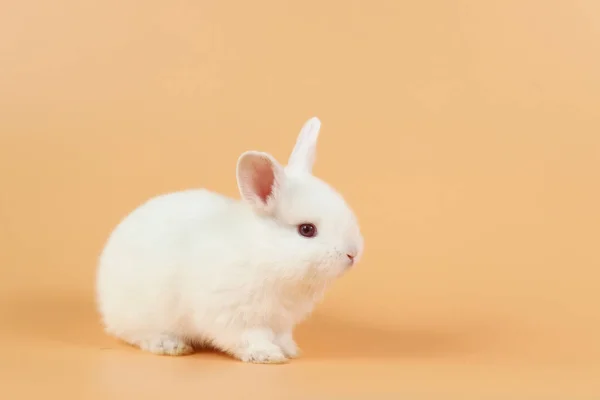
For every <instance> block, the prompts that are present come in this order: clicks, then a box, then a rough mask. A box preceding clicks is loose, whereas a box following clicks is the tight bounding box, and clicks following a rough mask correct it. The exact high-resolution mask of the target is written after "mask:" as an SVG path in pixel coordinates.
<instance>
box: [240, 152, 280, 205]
mask: <svg viewBox="0 0 600 400" xmlns="http://www.w3.org/2000/svg"><path fill="white" fill-rule="evenodd" d="M236 173H237V183H238V189H239V191H240V195H241V196H242V199H243V200H244V201H245V202H246V203H248V204H250V206H252V208H253V209H254V210H255V211H257V212H260V213H266V214H270V213H271V212H273V210H274V208H275V205H276V203H277V201H278V200H279V193H280V189H281V184H282V183H283V179H284V176H285V174H284V171H283V168H282V167H281V165H280V164H279V163H278V162H277V161H276V160H275V158H274V157H273V156H271V155H270V154H267V153H263V152H258V151H247V152H245V153H244V154H242V155H241V156H240V158H239V159H238V163H237V169H236Z"/></svg>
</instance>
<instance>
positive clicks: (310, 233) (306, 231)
mask: <svg viewBox="0 0 600 400" xmlns="http://www.w3.org/2000/svg"><path fill="white" fill-rule="evenodd" d="M298 233H299V234H300V235H302V236H304V237H307V238H311V237H314V236H315V235H316V234H317V227H316V226H314V225H313V224H301V225H298Z"/></svg>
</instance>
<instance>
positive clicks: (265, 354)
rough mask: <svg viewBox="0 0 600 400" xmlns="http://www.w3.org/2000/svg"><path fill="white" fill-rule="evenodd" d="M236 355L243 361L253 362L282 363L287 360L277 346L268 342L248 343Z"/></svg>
mask: <svg viewBox="0 0 600 400" xmlns="http://www.w3.org/2000/svg"><path fill="white" fill-rule="evenodd" d="M237 357H238V358H239V359H240V360H242V361H243V362H247V363H255V364H282V363H285V362H286V361H287V358H286V356H285V354H284V353H283V351H281V349H280V348H279V346H277V345H275V344H273V343H269V342H259V343H250V345H249V346H248V347H247V348H246V349H244V350H242V351H240V352H239V353H238V354H237Z"/></svg>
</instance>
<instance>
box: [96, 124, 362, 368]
mask: <svg viewBox="0 0 600 400" xmlns="http://www.w3.org/2000/svg"><path fill="white" fill-rule="evenodd" d="M311 121H312V130H311V129H308V128H311V125H310V124H308V123H307V125H305V127H304V128H303V131H302V132H301V135H300V137H299V140H298V143H297V145H296V148H295V153H293V154H292V156H293V157H291V158H290V163H288V167H286V168H285V169H284V168H283V167H281V166H280V165H279V164H278V163H277V162H276V161H275V160H274V158H272V156H270V155H268V154H266V153H259V152H247V153H244V154H243V155H242V156H241V157H240V159H239V160H238V168H237V175H238V186H239V188H240V193H241V195H242V199H241V200H236V199H233V198H229V197H226V196H223V195H220V194H218V193H214V192H210V191H208V190H204V189H194V190H186V191H181V192H175V193H169V194H164V195H159V196H157V197H154V198H152V199H150V200H148V201H147V202H146V203H144V204H142V205H141V206H140V207H138V208H137V209H135V210H134V211H133V212H131V213H130V214H129V215H128V216H126V217H125V218H124V219H123V220H122V221H121V222H120V223H119V224H118V225H117V227H116V228H115V229H114V231H113V232H112V233H111V235H110V237H109V239H108V241H107V243H106V245H105V247H104V249H103V251H102V253H101V255H100V260H99V265H98V272H97V281H96V289H97V302H98V309H99V311H100V314H101V316H102V320H103V323H104V326H105V328H106V331H107V332H108V333H109V334H111V335H113V336H115V337H118V338H120V339H122V340H124V341H126V342H128V343H130V344H132V345H134V346H137V347H139V348H141V349H143V350H146V351H149V352H152V353H155V354H164V355H184V354H190V353H192V352H193V351H194V347H195V346H197V345H202V346H208V347H213V348H216V349H218V350H220V351H223V352H226V353H228V354H230V355H232V356H234V357H235V358H237V359H240V360H242V361H246V362H257V363H281V362H284V361H286V360H288V359H290V358H293V357H296V356H297V355H298V348H297V346H296V344H295V342H294V340H293V335H292V333H293V329H294V327H295V325H296V324H297V323H299V322H300V321H302V320H303V319H304V318H306V317H307V316H308V315H309V314H310V312H311V311H312V309H313V307H314V305H315V303H316V302H317V301H318V300H319V299H320V298H321V297H322V296H323V294H324V292H325V289H326V288H327V286H328V285H329V284H331V282H332V281H333V280H335V279H336V278H338V277H339V276H340V275H341V274H343V273H344V272H345V271H346V270H347V269H348V268H349V267H350V266H352V265H353V264H354V263H355V262H356V261H357V260H358V258H359V256H360V254H361V253H362V246H363V243H362V236H361V235H360V230H359V229H358V224H357V223H356V220H355V217H354V214H353V213H352V211H350V209H349V208H348V207H347V205H346V204H345V202H344V200H343V198H342V197H341V195H339V194H338V193H337V192H335V191H334V190H333V189H332V188H331V187H329V186H328V185H327V184H326V183H324V182H323V181H321V180H319V179H318V178H316V177H314V176H312V175H311V174H310V173H308V172H309V171H310V167H312V162H313V161H314V144H315V142H316V133H318V126H317V129H316V133H315V129H314V128H315V127H314V123H315V120H311ZM309 122H310V121H309ZM307 127H308V128H307ZM302 138H304V139H303V140H301V139H302ZM310 145H312V147H311V146H310ZM311 149H312V150H311ZM311 151H312V153H311ZM294 154H295V155H294ZM294 157H296V161H294ZM307 221H310V222H311V225H312V226H313V227H315V229H318V234H315V235H314V237H308V236H307V235H306V232H309V231H310V230H309V229H307V228H302V230H300V228H298V226H303V224H304V223H306V222H307ZM305 231H306V232H305ZM299 232H302V233H303V234H304V236H303V235H301V234H299ZM309 233H310V232H309Z"/></svg>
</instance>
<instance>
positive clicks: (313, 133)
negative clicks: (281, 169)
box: [286, 117, 321, 174]
mask: <svg viewBox="0 0 600 400" xmlns="http://www.w3.org/2000/svg"><path fill="white" fill-rule="evenodd" d="M320 130H321V121H320V120H319V118H317V117H313V118H311V119H309V120H308V121H306V123H305V124H304V126H303V127H302V130H300V133H299V134H298V139H297V140H296V145H295V146H294V150H293V151H292V154H291V155H290V158H289V160H288V164H287V167H286V170H288V171H293V172H302V173H309V174H310V173H311V172H312V168H313V164H314V163H315V154H316V152H317V139H318V138H319V131H320Z"/></svg>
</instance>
